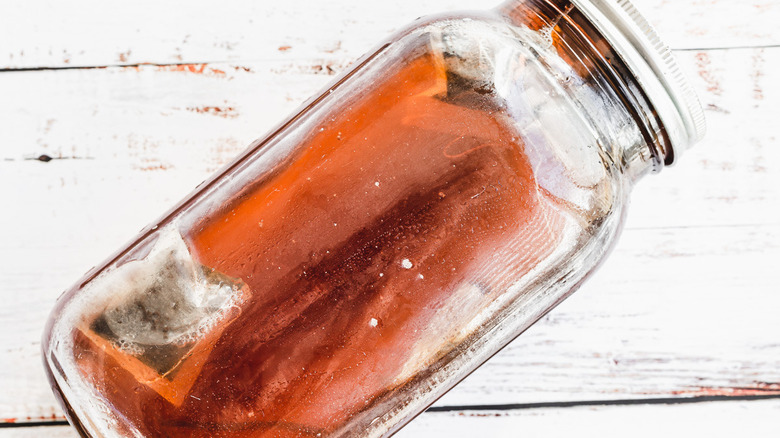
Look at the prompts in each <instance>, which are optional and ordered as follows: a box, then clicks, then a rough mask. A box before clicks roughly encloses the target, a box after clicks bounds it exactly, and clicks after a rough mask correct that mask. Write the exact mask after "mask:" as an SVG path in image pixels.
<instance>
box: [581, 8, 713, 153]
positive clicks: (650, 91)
mask: <svg viewBox="0 0 780 438" xmlns="http://www.w3.org/2000/svg"><path fill="white" fill-rule="evenodd" d="M570 1H571V3H572V4H573V5H574V6H575V7H576V8H577V9H578V10H579V11H580V12H582V14H583V15H584V16H585V17H586V18H587V19H588V20H589V21H590V22H591V23H592V24H593V25H594V26H595V28H596V29H597V30H598V31H599V32H600V33H601V34H602V35H603V37H604V38H605V39H606V40H607V42H609V44H610V45H611V46H612V47H613V48H614V50H615V53H617V54H618V56H620V57H621V59H622V60H623V62H624V63H625V65H626V66H627V67H628V69H629V71H630V72H631V73H632V74H633V75H634V77H635V78H636V80H637V82H638V83H639V85H640V86H641V87H642V88H643V89H644V90H645V92H646V94H647V97H648V99H649V100H650V102H651V103H652V105H653V107H654V108H655V109H656V111H657V113H658V117H659V118H660V119H661V122H662V123H663V124H664V127H665V129H666V132H667V135H668V136H669V140H670V142H671V150H669V151H666V157H665V160H664V161H665V164H666V165H670V164H672V163H673V162H675V161H676V159H677V157H679V156H680V154H681V153H682V152H683V151H684V150H686V149H688V148H689V147H691V146H693V144H695V143H697V142H698V141H699V140H701V139H702V138H703V137H704V134H705V132H706V121H705V117H704V111H703V109H702V106H701V103H700V101H699V98H698V97H697V95H696V93H695V92H694V91H693V89H692V88H691V86H690V84H689V82H688V80H687V79H686V77H685V75H684V74H683V72H682V70H681V69H680V67H679V65H678V64H677V61H676V60H675V58H674V56H673V55H672V52H671V50H670V49H669V47H668V46H667V45H666V44H664V43H663V42H662V41H661V39H660V38H659V37H658V34H657V33H656V31H655V29H654V28H653V26H652V25H650V23H648V21H647V20H646V19H645V18H644V17H643V16H642V15H641V14H640V12H639V11H638V10H637V9H636V8H635V7H634V5H632V4H631V2H630V1H629V0H570Z"/></svg>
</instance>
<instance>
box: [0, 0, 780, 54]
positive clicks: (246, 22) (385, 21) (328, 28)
mask: <svg viewBox="0 0 780 438" xmlns="http://www.w3.org/2000/svg"><path fill="white" fill-rule="evenodd" d="M494 3H495V4H498V3H500V2H499V1H495V2H494ZM635 3H636V5H637V6H638V7H639V8H640V9H641V10H643V11H644V12H645V13H646V15H647V18H648V19H649V21H650V22H651V23H653V24H654V25H655V26H656V27H657V28H658V30H659V32H660V34H661V35H662V36H664V38H665V40H666V41H667V42H668V43H669V44H670V45H671V46H672V47H673V48H677V49H683V48H713V47H735V46H757V45H761V46H766V45H776V44H779V43H780V28H778V26H777V25H776V23H777V21H778V18H780V3H778V2H776V1H774V0H749V1H745V0H717V1H716V0H692V1H680V2H669V1H667V0H635ZM493 5H494V4H493V3H491V2H488V3H484V2H478V1H475V0H391V1H365V2H353V1H346V0H339V1H329V2H322V1H317V0H295V1H286V2H275V3H274V2H256V1H250V0H233V1H229V2H225V3H220V4H219V5H217V4H216V3H214V2H211V1H208V0H194V1H190V2H186V3H182V2H159V1H152V0H138V1H135V2H129V3H127V2H125V3H123V2H103V1H99V0H74V1H69V2H61V1H56V0H30V1H25V2H14V1H12V0H2V2H0V10H1V11H2V14H0V42H2V44H0V69H2V68H35V67H72V66H103V65H117V64H123V65H124V64H136V63H166V64H168V63H181V62H185V63H201V62H216V61H230V62H241V63H246V62H250V61H257V60H284V61H287V62H295V60H298V59H302V58H306V59H320V58H326V59H330V60H336V62H337V63H341V62H344V61H345V60H352V59H355V58H357V57H358V56H360V55H361V54H362V53H364V52H365V51H367V50H368V49H369V48H371V47H373V45H375V44H377V43H378V42H379V41H380V40H382V39H384V38H385V37H386V36H388V35H389V34H390V33H391V32H393V31H394V30H397V29H399V28H400V27H402V26H404V25H405V24H407V23H409V22H411V21H412V20H413V19H415V18H416V17H419V16H422V15H428V14H432V13H438V12H450V11H456V10H464V9H466V10H468V9H480V8H486V7H491V6H493Z"/></svg>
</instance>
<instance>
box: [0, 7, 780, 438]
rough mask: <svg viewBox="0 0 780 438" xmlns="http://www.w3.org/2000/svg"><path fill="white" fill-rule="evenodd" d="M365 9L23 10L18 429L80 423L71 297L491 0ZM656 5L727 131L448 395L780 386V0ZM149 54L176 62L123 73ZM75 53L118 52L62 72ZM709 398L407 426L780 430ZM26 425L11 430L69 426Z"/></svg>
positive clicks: (469, 399) (1, 358) (18, 28)
mask: <svg viewBox="0 0 780 438" xmlns="http://www.w3.org/2000/svg"><path fill="white" fill-rule="evenodd" d="M358 3H360V2H358ZM358 3H350V4H349V5H350V9H349V10H346V11H345V10H344V9H343V8H342V7H338V8H335V9H334V6H331V5H327V6H326V5H324V4H323V3H322V2H305V1H297V2H295V3H292V4H290V5H289V6H287V5H286V6H284V7H282V6H269V5H261V4H259V3H257V4H255V3H253V2H234V3H233V4H231V5H230V7H225V8H221V9H220V11H218V12H215V11H214V7H213V6H212V5H211V4H205V3H204V4H201V3H200V2H194V3H190V4H188V5H187V8H186V9H182V8H181V7H174V6H171V5H168V4H158V3H152V2H141V3H135V4H133V5H132V6H129V5H125V6H117V5H112V6H111V9H110V10H109V9H108V6H106V4H104V3H100V2H91V1H84V0H79V1H77V2H75V3H74V2H69V3H68V5H67V7H68V8H71V9H68V10H64V9H62V8H65V7H66V6H65V4H61V3H60V2H44V1H37V2H35V3H34V4H30V3H27V4H26V6H25V8H31V7H33V8H37V9H38V10H40V11H43V12H42V13H41V14H30V13H29V12H25V11H29V9H23V8H22V7H21V6H19V5H16V4H11V2H5V3H4V4H3V5H2V10H3V14H0V42H2V44H0V69H20V68H21V69H33V70H28V71H4V72H0V96H2V102H1V104H0V187H2V189H0V196H2V200H3V203H4V205H6V206H7V208H6V209H5V211H6V214H2V215H0V230H2V231H0V236H1V237H0V265H1V266H2V268H0V285H2V286H0V294H1V295H0V296H2V297H3V299H4V303H3V304H2V305H0V323H1V324H2V326H3V328H4V330H2V331H0V365H2V366H0V422H10V421H13V422H17V423H19V422H25V421H48V420H61V419H62V418H63V417H62V414H61V411H60V410H59V408H58V407H57V406H56V403H55V402H54V399H53V396H52V395H51V391H50V389H49V387H48V384H47V383H46V380H45V378H44V376H43V371H42V367H41V364H40V353H39V349H40V342H39V337H40V334H41V332H42V328H43V324H44V321H45V319H46V316H47V314H48V312H49V309H51V307H52V305H53V303H54V300H55V299H56V297H57V295H58V294H59V293H60V291H62V290H64V289H65V288H66V287H68V286H69V285H70V283H72V282H73V281H75V280H76V279H78V278H79V277H80V275H81V274H82V273H83V272H85V271H86V270H88V269H89V268H90V267H91V266H92V265H94V264H96V263H98V262H100V261H101V260H102V259H103V258H104V257H105V256H107V255H108V254H110V253H111V252H113V250H114V249H116V248H117V247H118V246H120V245H122V244H123V243H124V242H125V241H127V240H129V239H130V238H131V237H132V236H133V235H134V234H135V233H136V232H137V231H138V230H139V229H140V228H142V227H143V226H145V225H146V224H147V223H149V222H151V221H152V220H154V219H155V218H156V217H157V216H159V214H161V213H162V212H163V211H165V210H166V209H167V208H168V207H170V206H171V205H172V204H174V203H175V202H176V201H178V200H179V199H180V198H182V197H183V196H185V195H186V194H187V193H188V192H189V191H190V190H192V188H194V187H195V186H196V185H197V184H198V183H199V182H200V181H202V180H203V179H204V178H205V177H207V176H208V175H209V174H211V173H212V172H213V171H215V170H216V169H218V168H219V167H220V166H221V165H223V164H224V163H226V162H227V161H228V160H230V159H231V158H232V157H233V156H235V155H236V154H237V153H239V152H240V151H241V150H242V149H243V148H244V146H245V145H247V144H248V143H249V142H251V141H252V140H253V139H255V138H256V137H258V136H260V135H262V133H263V132H265V131H267V130H268V129H270V128H271V127H272V126H273V125H274V124H275V123H277V122H278V121H279V120H281V119H282V117H284V116H285V115H286V114H288V113H290V112H291V111H293V110H294V109H295V108H296V107H297V106H298V105H299V104H300V102H302V101H303V100H304V99H306V98H307V97H309V96H310V95H312V94H313V93H315V92H316V91H317V90H319V89H320V88H322V87H323V86H324V85H325V84H327V83H328V81H330V80H331V79H332V75H333V74H334V73H335V72H337V71H341V70H343V69H344V68H345V67H346V66H347V65H348V64H349V62H350V61H351V60H352V59H354V58H355V57H357V56H358V55H360V54H361V53H362V52H363V51H364V50H366V49H367V48H369V47H370V46H371V44H373V43H374V42H376V41H377V40H379V39H381V38H382V37H383V36H384V35H386V34H387V32H389V31H391V30H392V29H396V28H397V27H399V26H400V25H402V24H403V23H405V22H408V21H409V20H410V19H413V18H414V17H416V16H418V15H422V14H426V13H430V12H433V11H436V10H439V11H446V10H454V9H462V8H468V7H469V6H471V7H473V3H472V2H466V1H465V0H451V1H446V0H435V1H434V0H422V1H417V2H410V1H407V0H398V1H395V2H386V3H382V4H376V3H369V4H367V5H366V4H363V3H360V4H358ZM637 3H638V5H639V6H640V7H641V8H642V9H643V10H644V11H645V12H646V13H647V15H648V18H649V19H650V21H651V22H654V23H656V24H658V28H659V30H660V31H661V33H662V34H664V35H665V36H666V39H667V40H668V41H669V42H670V43H671V45H672V46H673V47H675V48H677V49H681V50H680V51H678V52H677V55H678V58H679V59H680V62H681V64H682V66H683V68H684V70H686V71H687V72H688V73H689V76H690V77H691V79H692V82H693V85H694V87H695V88H696V90H697V92H698V93H699V95H700V97H701V98H702V101H703V104H704V107H705V110H706V113H707V117H708V121H709V135H708V137H707V138H706V139H705V141H704V142H703V143H702V144H700V145H698V146H696V147H695V148H694V149H692V150H691V151H688V152H687V153H686V154H685V155H684V156H683V157H682V158H681V160H680V163H679V165H678V166H677V167H676V168H672V169H666V170H664V171H663V172H662V173H661V174H660V175H653V176H651V177H648V178H646V179H645V180H643V181H642V182H641V183H640V184H639V185H638V186H637V189H636V191H635V193H634V196H633V198H632V202H633V203H632V208H631V210H630V213H629V217H628V221H627V224H626V225H627V227H626V231H625V232H624V234H623V236H622V238H621V241H620V243H619V244H618V246H617V247H616V249H615V251H614V253H613V254H612V256H611V258H610V259H609V261H608V262H607V263H606V264H605V266H604V267H603V268H602V269H601V270H600V271H599V272H598V273H597V274H596V275H595V276H594V277H593V278H592V279H591V280H590V281H589V282H588V283H586V285H585V286H584V287H583V288H582V290H580V291H579V292H577V293H576V294H575V295H574V296H573V297H572V298H570V299H569V300H567V301H566V302H565V303H564V304H562V305H561V306H560V307H559V308H558V309H556V310H555V311H554V312H553V313H552V314H550V315H549V316H548V317H546V318H545V319H544V320H542V321H541V322H540V323H539V324H537V325H535V326H534V327H532V328H531V329H530V330H529V331H528V332H527V333H526V334H524V335H523V336H521V337H520V338H518V340H516V341H515V342H514V343H512V344H511V345H510V346H509V347H507V348H506V349H505V350H504V351H503V352H501V353H500V354H499V355H497V356H496V357H495V358H493V359H492V360H491V361H490V362H489V363H488V364H486V365H485V366H484V367H482V368H481V369H480V370H478V371H477V372H476V373H474V374H473V375H472V376H471V377H469V378H468V379H466V380H465V381H464V382H462V384H461V385H459V386H458V387H457V388H456V389H455V390H453V391H452V392H451V393H449V394H448V395H446V396H445V397H444V398H443V399H442V400H441V401H440V402H439V403H438V404H437V406H460V405H495V404H513V403H515V404H516V403H538V402H561V401H589V400H621V399H622V400H636V399H646V398H656V397H692V396H713V395H715V396H751V395H780V337H778V333H780V319H778V318H777V311H778V309H780V296H778V294H777V293H776V292H777V291H778V286H777V285H778V284H779V283H780V271H779V270H778V269H777V268H776V261H777V260H780V219H778V215H777V211H778V207H779V206H780V147H778V146H780V145H778V140H777V134H776V129H775V125H776V118H777V114H780V85H778V84H780V73H777V72H778V71H780V48H778V47H771V46H776V45H778V44H780V31H778V30H777V26H775V24H774V23H776V21H777V18H779V17H780V4H778V3H777V2H773V1H769V0H766V1H758V0H751V1H749V2H742V3H739V2H736V1H735V0H720V1H717V2H716V1H713V0H710V1H704V0H694V1H691V2H668V1H664V0H643V1H638V2H637ZM20 5H21V4H20ZM73 11H88V13H87V12H84V13H73ZM302 11H305V13H303V12H302ZM334 11H336V12H334ZM217 13H218V14H223V15H224V17H222V18H221V19H218V20H215V19H213V15H214V14H217ZM356 17H358V18H356ZM33 20H34V21H33ZM294 20H299V22H300V25H299V26H290V25H289V23H290V22H293V21H294ZM214 23H222V24H214ZM285 23H287V24H285ZM209 25H212V27H209ZM213 26H216V27H213ZM219 26H222V27H219ZM188 35H189V36H188ZM743 46H744V47H743ZM697 48H707V49H708V50H696V49H697ZM724 48H726V49H724ZM729 48H730V49H729ZM215 61H221V62H215ZM133 63H163V64H167V63H175V64H177V65H164V66H160V65H140V66H135V67H121V66H119V67H116V66H115V65H117V64H133ZM73 66H112V67H106V68H77V69H67V70H51V69H49V68H50V67H54V68H62V67H73ZM42 67H45V68H44V69H40V68H42ZM704 406H705V405H701V407H698V408H693V407H684V408H681V407H678V406H669V407H657V406H654V407H650V408H648V407H646V406H644V407H639V406H632V407H630V408H622V407H610V408H577V409H578V410H577V411H576V412H577V413H576V414H572V412H574V411H572V410H570V409H561V410H549V411H545V412H548V413H549V414H544V415H542V414H540V413H539V411H534V412H531V411H529V413H525V412H523V413H517V414H516V413H510V414H501V415H500V416H498V417H484V416H482V414H480V415H471V414H469V413H468V412H460V413H436V414H426V415H424V416H422V417H420V419H419V420H417V421H415V422H414V423H413V426H410V427H411V429H408V430H411V432H406V433H407V435H406V436H429V435H431V436H473V435H474V434H475V432H474V431H475V430H480V429H481V428H490V429H484V430H491V431H493V430H495V431H497V432H496V434H495V436H516V435H513V434H512V433H511V432H512V431H516V430H520V429H527V430H528V431H530V432H534V431H536V432H534V433H530V432H529V433H530V435H529V436H535V433H536V434H541V432H542V431H545V430H548V428H549V427H551V426H550V425H551V424H559V423H561V422H564V417H563V416H564V415H566V417H565V421H569V418H573V419H574V420H571V421H579V422H581V424H583V425H585V426H589V427H591V428H592V430H594V431H601V432H604V434H605V435H608V436H622V435H625V434H628V432H629V430H628V429H620V427H618V428H617V429H615V430H611V431H606V430H604V429H603V425H604V424H613V423H614V424H618V425H619V426H621V427H629V426H631V425H632V424H645V423H648V422H647V421H646V420H644V418H659V419H661V420H658V421H654V422H652V424H649V425H647V427H642V428H638V430H640V432H641V433H645V432H646V431H657V432H658V433H656V434H654V435H657V434H660V433H670V434H673V435H679V433H673V431H672V430H671V429H664V427H666V426H665V425H664V424H665V423H663V421H664V420H663V419H666V420H667V421H682V420H681V419H686V418H687V419H689V422H688V423H683V424H688V425H689V426H690V427H693V426H692V425H693V424H699V425H702V424H703V425H704V426H701V427H705V428H708V429H707V430H711V431H712V432H713V436H725V435H723V434H722V433H723V432H724V431H731V430H733V428H734V427H736V426H735V425H736V424H738V422H739V421H743V420H744V421H746V422H750V423H748V426H747V427H753V425H755V429H751V430H754V431H756V432H760V431H762V430H763V431H765V430H768V428H769V427H770V426H769V425H768V424H767V423H766V420H765V419H766V418H767V417H768V416H771V414H772V413H775V415H776V411H777V409H778V405H777V403H776V402H772V401H765V402H760V403H759V402H753V403H747V402H734V403H727V404H717V405H716V404H707V407H704ZM491 415H492V414H491ZM740 415H742V417H740ZM487 419H490V421H489V424H490V425H489V426H482V425H483V424H488V420H487ZM618 419H620V420H618ZM477 421H479V423H476V422H477ZM643 421H644V423H643ZM710 425H712V427H710ZM585 426H583V427H582V428H580V427H578V430H591V429H587V428H586V427H585ZM651 426H655V429H654V428H653V427H651ZM415 427H416V429H415ZM762 427H763V429H762ZM23 429H24V428H14V429H2V428H0V437H5V436H38V435H35V432H37V431H39V430H44V432H45V433H46V434H48V435H51V436H59V435H56V433H60V431H61V430H62V429H65V428H62V429H61V428H57V427H51V428H48V427H47V428H44V429H37V428H35V429H34V428H30V429H29V430H23ZM564 429H565V428H564ZM564 429H558V430H564ZM550 430H555V429H550ZM621 430H622V431H623V433H622V434H621V433H620V431H621ZM433 431H436V434H435V435H434V433H433ZM467 431H471V433H467ZM569 431H570V430H569ZM62 433H63V435H62V436H72V434H71V435H69V434H70V433H71V432H69V431H67V430H65V431H63V432H62ZM502 433H503V434H504V435H501V434H502ZM594 433H595V432H594ZM10 434H21V435H10ZM25 434H26V435H25ZM412 434H414V435H412ZM447 434H449V435H447ZM560 434H561V435H562V434H563V432H561V433H560ZM719 434H720V435H719ZM757 434H759V433H757ZM552 435H553V436H555V433H553V434H552ZM586 435H587V434H586ZM647 435H648V436H650V433H649V432H647ZM640 436H642V435H640Z"/></svg>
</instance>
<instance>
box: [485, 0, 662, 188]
mask: <svg viewBox="0 0 780 438" xmlns="http://www.w3.org/2000/svg"><path fill="white" fill-rule="evenodd" d="M497 12H498V13H499V14H500V15H501V16H502V18H503V19H505V20H508V21H509V22H511V24H513V25H514V26H518V27H522V28H527V29H530V30H532V31H536V32H539V33H541V34H544V36H545V37H546V38H549V41H550V42H551V49H552V50H554V52H555V53H556V55H557V58H559V60H562V61H563V62H565V63H566V64H568V65H569V66H570V67H571V69H572V70H573V71H574V72H575V73H576V74H577V75H578V76H579V79H580V84H583V85H584V87H585V88H586V89H582V90H579V92H578V91H576V90H575V91H573V92H572V98H573V99H574V100H575V101H576V102H577V103H578V104H579V105H580V107H581V109H582V110H583V114H585V116H586V117H592V119H591V124H592V125H593V126H594V128H595V129H596V130H598V131H599V132H600V134H601V136H602V138H604V139H605V140H606V141H607V142H608V143H609V144H604V147H605V149H606V152H607V153H608V154H609V155H610V156H611V157H612V159H613V161H614V162H615V163H616V165H618V166H619V167H620V168H621V170H622V171H623V173H624V174H625V175H626V176H628V177H629V178H630V179H631V180H636V179H639V178H641V177H642V176H644V175H646V174H648V173H652V172H658V171H660V170H661V169H662V168H663V167H664V165H665V164H668V163H670V162H671V161H672V158H673V154H672V148H671V145H670V140H669V136H668V135H667V133H666V130H665V128H664V124H663V123H662V122H661V119H660V117H659V116H658V114H657V112H656V111H655V109H654V108H653V105H652V104H651V102H650V100H649V99H648V97H647V95H646V93H645V91H644V90H643V89H642V87H641V85H640V83H639V82H638V80H637V78H636V77H635V76H634V75H633V74H632V73H631V71H630V70H629V68H628V67H627V66H626V65H625V64H624V62H623V61H622V57H621V55H620V54H619V53H617V52H616V51H615V49H614V48H613V47H612V46H611V45H610V44H609V43H608V42H607V40H606V39H605V38H604V37H603V36H602V35H601V34H600V33H599V32H598V30H597V29H596V28H595V26H594V25H593V24H592V23H591V22H590V21H589V20H588V19H587V18H586V17H585V15H583V14H582V13H581V11H579V10H578V9H577V8H576V6H575V5H574V4H572V3H571V2H570V1H567V0H510V1H507V2H505V3H503V4H502V5H500V6H499V7H498V8H497ZM583 85H580V88H582V87H583ZM586 95H587V96H588V97H586ZM594 95H598V96H600V99H598V100H597V101H594V99H593V98H592V97H591V96H594ZM605 108H607V109H608V108H620V109H621V110H622V111H617V112H616V111H609V110H607V111H605ZM618 113H620V114H618ZM605 118H606V119H607V120H609V121H610V123H605V120H604V119H605ZM607 125H609V126H607Z"/></svg>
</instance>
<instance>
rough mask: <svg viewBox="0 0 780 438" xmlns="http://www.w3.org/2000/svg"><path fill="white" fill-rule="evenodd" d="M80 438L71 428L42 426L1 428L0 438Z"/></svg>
mask: <svg viewBox="0 0 780 438" xmlns="http://www.w3.org/2000/svg"><path fill="white" fill-rule="evenodd" d="M44 436H45V437H46V438H78V437H79V434H78V433H76V429H73V428H72V427H70V426H40V427H12V428H0V438H40V437H44Z"/></svg>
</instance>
